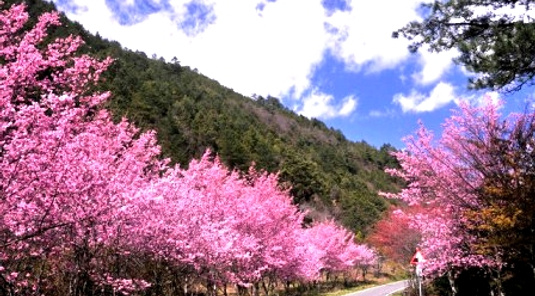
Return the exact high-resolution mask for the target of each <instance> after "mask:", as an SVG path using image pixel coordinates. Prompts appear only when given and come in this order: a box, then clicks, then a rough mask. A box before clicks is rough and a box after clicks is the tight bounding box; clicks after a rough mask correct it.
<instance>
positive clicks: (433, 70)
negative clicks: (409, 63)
mask: <svg viewBox="0 0 535 296" xmlns="http://www.w3.org/2000/svg"><path fill="white" fill-rule="evenodd" d="M418 52H419V56H418V63H419V65H420V66H421V70H420V71H419V72H416V73H414V74H413V75H412V79H413V80H414V81H415V82H416V84H419V85H429V84H432V83H434V82H437V81H438V80H440V79H441V78H442V77H443V75H444V74H446V73H447V72H448V70H449V69H451V67H452V66H453V65H454V63H453V59H454V58H455V57H457V56H458V55H459V53H458V51H457V50H456V49H451V50H448V51H442V52H438V53H437V52H430V51H429V50H428V48H427V47H426V48H421V49H420V50H419V51H418Z"/></svg>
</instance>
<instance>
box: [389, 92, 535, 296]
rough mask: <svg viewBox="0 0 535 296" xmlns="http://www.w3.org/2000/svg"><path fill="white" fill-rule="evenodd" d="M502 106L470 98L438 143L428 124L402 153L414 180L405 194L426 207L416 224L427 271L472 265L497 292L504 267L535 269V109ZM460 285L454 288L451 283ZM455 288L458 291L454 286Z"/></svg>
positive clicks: (403, 172)
mask: <svg viewBox="0 0 535 296" xmlns="http://www.w3.org/2000/svg"><path fill="white" fill-rule="evenodd" d="M500 106H501V103H498V104H495V103H492V102H491V101H490V100H488V101H487V102H486V104H484V105H483V106H471V105H468V104H466V103H463V104H462V105H461V106H460V109H459V110H457V111H454V113H453V115H452V116H451V117H450V118H449V119H447V120H446V122H445V124H444V125H443V133H442V135H441V137H440V139H439V140H438V141H435V140H434V139H433V134H432V132H430V131H428V130H427V129H425V128H424V127H423V126H422V127H421V128H420V130H419V131H418V132H417V135H416V136H415V137H412V136H411V137H408V138H406V141H405V142H406V144H407V149H406V150H404V151H400V152H397V153H395V156H396V157H397V158H398V160H399V161H400V164H401V169H398V170H390V172H391V173H392V174H393V175H396V176H399V177H401V178H403V179H405V180H406V181H407V184H408V185H407V188H405V189H404V190H402V191H401V192H400V193H398V194H386V196H388V197H394V198H399V199H402V200H404V201H406V202H407V203H409V204H410V205H419V206H421V209H422V211H421V212H419V213H416V214H412V215H411V216H412V218H413V219H412V220H411V223H412V226H413V227H415V228H417V229H419V230H420V232H421V233H422V239H423V242H422V250H423V252H424V253H425V254H426V258H427V259H428V260H427V262H426V268H425V270H424V272H426V273H427V274H428V275H440V274H443V273H445V272H446V273H448V274H449V275H450V279H451V280H452V281H453V279H454V276H455V274H454V273H455V272H456V271H459V270H463V269H467V268H470V267H476V268H481V269H486V270H489V272H490V274H491V275H492V276H493V277H494V283H493V285H494V286H495V289H496V290H497V293H503V291H502V290H501V276H500V273H501V270H502V268H503V267H504V264H507V263H511V264H512V263H514V262H528V264H530V266H532V267H533V266H534V261H533V260H534V259H533V258H535V257H534V256H533V250H534V249H533V246H534V242H535V241H534V239H533V238H534V235H533V231H531V232H530V230H529V229H531V230H532V229H534V220H533V214H534V213H535V207H534V206H533V204H534V203H533V196H534V195H533V194H532V193H533V192H534V186H533V185H534V184H535V183H534V182H533V177H532V176H533V168H534V167H533V159H534V156H535V155H534V153H533V147H534V144H535V143H533V142H534V139H535V120H534V119H535V113H533V111H531V110H528V111H526V112H524V113H523V114H510V115H509V116H508V117H506V118H502V116H501V114H500V112H499V110H500ZM452 287H453V286H452ZM454 292H455V290H454Z"/></svg>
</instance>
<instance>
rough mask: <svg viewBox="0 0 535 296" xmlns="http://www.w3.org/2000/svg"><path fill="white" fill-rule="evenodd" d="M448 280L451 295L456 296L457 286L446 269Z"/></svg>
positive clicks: (450, 272) (451, 273)
mask: <svg viewBox="0 0 535 296" xmlns="http://www.w3.org/2000/svg"><path fill="white" fill-rule="evenodd" d="M448 282H449V283H450V287H451V296H456V295H457V288H456V287H455V278H454V276H453V272H452V271H451V270H448Z"/></svg>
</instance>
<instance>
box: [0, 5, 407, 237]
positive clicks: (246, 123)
mask: <svg viewBox="0 0 535 296" xmlns="http://www.w3.org/2000/svg"><path fill="white" fill-rule="evenodd" d="M4 2H5V5H6V4H7V5H8V6H9V5H11V4H12V3H19V2H25V3H26V4H27V5H28V10H29V12H30V14H31V16H32V18H34V19H36V17H37V16H38V15H40V14H42V13H43V12H44V11H50V10H54V9H55V7H54V5H53V4H51V3H48V2H44V1H42V0H26V1H20V0H18V1H16V0H7V1H4ZM33 23H34V22H31V23H30V25H32V24H33ZM62 24H63V25H62V26H61V27H57V28H53V29H51V32H50V38H55V37H58V36H67V35H68V34H74V35H79V36H82V38H83V39H84V40H85V41H86V45H85V46H84V48H83V50H82V51H83V52H85V53H89V54H91V55H93V56H97V57H105V56H111V57H112V58H114V60H115V62H114V63H113V64H112V66H111V67H110V68H109V69H108V71H107V72H106V73H105V75H104V80H103V82H102V83H101V84H100V85H99V86H98V88H99V90H109V91H111V93H112V98H111V101H110V102H109V103H108V104H107V106H105V107H106V108H108V109H109V110H111V112H112V113H113V115H114V118H115V119H117V120H119V119H120V118H121V117H123V116H126V117H127V118H128V119H129V120H131V121H132V122H134V123H135V124H136V125H137V126H139V127H141V128H142V129H154V130H156V131H157V133H158V140H159V144H160V145H161V146H162V151H163V155H164V156H165V157H169V158H170V159H171V161H172V162H173V163H179V164H180V165H182V166H186V165H187V164H188V163H189V160H191V159H192V158H198V157H199V156H200V155H201V154H202V153H204V151H205V150H206V149H208V148H209V149H211V150H212V151H213V152H214V153H217V154H218V155H219V156H220V157H221V159H222V161H223V162H224V163H225V164H226V165H228V166H229V167H231V168H235V169H238V170H248V168H249V167H250V165H251V164H254V165H255V166H256V168H257V169H261V170H267V171H269V172H276V171H279V172H280V183H281V186H291V193H292V195H293V197H294V201H295V202H296V203H299V204H300V206H301V208H303V209H304V210H307V211H308V212H309V214H308V219H309V221H310V220H322V219H326V218H334V219H336V220H338V221H340V222H341V223H343V224H344V225H345V226H346V227H348V228H350V229H351V230H353V231H355V232H358V233H361V234H366V232H367V230H368V229H369V228H370V226H372V225H373V224H374V223H375V222H376V221H377V220H378V219H379V218H380V217H381V214H382V213H383V211H384V210H385V209H386V208H387V206H388V201H385V200H384V199H383V198H381V197H379V196H378V194H377V192H378V191H380V190H385V191H394V190H396V189H397V188H399V185H400V184H399V181H398V180H396V179H393V178H392V177H390V176H388V175H387V174H385V173H384V169H385V168H386V167H394V166H396V165H397V162H396V161H395V159H394V158H392V157H391V156H390V155H389V152H390V151H392V150H393V149H394V148H393V147H392V146H390V145H388V144H385V145H383V146H382V147H380V149H377V148H375V147H373V146H371V145H369V144H367V143H366V142H364V141H361V142H352V141H349V140H348V139H346V138H345V137H344V135H343V134H342V133H341V132H340V131H338V130H334V129H332V128H328V127H327V126H326V125H325V124H324V123H323V122H321V121H319V120H317V119H308V118H306V117H303V116H301V115H297V114H295V113H294V112H292V111H291V110H289V109H287V108H285V107H284V106H283V105H282V104H281V103H280V101H279V100H278V99H277V98H273V97H267V98H264V97H261V96H257V97H254V98H250V97H246V96H243V95H241V94H238V93H236V92H234V91H233V90H232V89H230V88H228V87H225V86H222V85H221V84H219V83H218V82H217V81H215V80H213V79H210V78H209V77H206V76H204V75H202V74H201V73H199V72H198V71H197V70H196V69H191V68H190V67H185V66H181V65H180V63H179V61H178V59H177V58H174V59H173V60H172V61H171V62H166V61H165V60H164V59H163V58H158V57H157V56H152V57H151V58H149V57H147V56H146V55H145V54H144V53H141V52H134V51H132V50H128V49H126V48H123V47H122V46H121V45H120V44H119V43H118V42H115V41H108V40H105V39H103V38H101V37H100V36H99V35H98V34H97V35H92V34H90V33H89V32H87V31H86V30H85V29H84V28H83V27H82V26H81V25H80V24H78V23H75V22H72V21H69V20H68V19H67V18H66V17H65V16H64V15H63V16H62Z"/></svg>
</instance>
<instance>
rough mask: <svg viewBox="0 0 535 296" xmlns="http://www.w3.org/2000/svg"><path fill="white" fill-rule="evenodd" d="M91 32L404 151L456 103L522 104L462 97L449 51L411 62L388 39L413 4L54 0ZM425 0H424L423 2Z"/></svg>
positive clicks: (520, 99)
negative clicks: (421, 130) (408, 142)
mask: <svg viewBox="0 0 535 296" xmlns="http://www.w3.org/2000/svg"><path fill="white" fill-rule="evenodd" d="M51 1H52V2H54V3H55V4H56V6H57V8H58V9H59V10H61V11H63V12H65V14H66V15H67V17H69V18H70V19H71V20H74V21H77V22H79V23H81V24H82V25H83V26H84V27H85V28H86V29H87V30H88V31H89V32H91V33H94V34H95V33H98V34H100V36H102V37H103V38H106V39H108V40H114V41H118V42H119V43H120V44H121V45H122V46H123V47H125V48H128V49H131V50H134V51H142V52H145V53H146V55H147V56H149V57H152V56H156V57H158V58H160V57H163V58H164V59H165V60H167V61H171V60H172V59H173V58H176V59H177V60H178V61H179V62H180V64H181V65H183V66H189V67H191V68H192V69H197V70H198V71H199V72H200V73H202V74H204V75H206V76H208V77H210V78H212V79H215V80H217V81H218V82H219V83H221V84H222V85H224V86H226V87H229V88H231V89H233V90H235V91H237V92H239V93H241V94H243V95H245V96H249V97H254V96H256V95H258V96H264V97H266V96H268V95H269V96H273V97H276V98H279V99H280V100H281V102H282V103H283V104H284V105H285V106H286V107H287V108H289V109H290V110H293V111H295V112H296V113H298V114H302V115H304V116H307V117H309V118H317V119H319V120H321V121H323V122H324V123H325V124H326V125H327V126H329V127H332V128H334V129H337V130H340V131H342V133H343V134H344V135H345V136H346V137H347V138H348V139H350V140H352V141H365V142H367V143H369V144H371V145H373V146H375V147H380V146H381V145H383V144H386V143H388V144H391V145H393V146H395V147H397V148H400V149H401V148H403V147H404V144H403V142H402V138H403V137H404V136H407V135H409V134H412V133H413V132H414V131H415V130H416V129H417V128H418V122H419V121H422V122H423V124H424V125H425V126H426V127H428V128H430V129H432V130H434V131H435V133H436V134H439V133H440V126H441V123H443V122H444V119H445V118H446V117H448V116H449V115H450V114H451V113H450V112H451V109H453V108H455V107H456V106H457V105H458V104H459V102H461V101H463V100H469V101H470V102H472V103H473V104H477V103H478V102H481V101H482V99H483V98H484V97H485V96H490V97H492V98H494V99H496V98H502V99H504V100H505V101H506V102H507V104H506V105H505V107H504V109H505V110H504V111H503V112H504V113H507V112H510V111H515V110H520V111H521V110H523V109H524V108H525V107H526V98H527V97H531V90H529V89H528V90H524V91H523V92H521V93H514V94H500V93H495V92H484V91H479V92H475V91H469V90H468V89H467V79H468V77H469V76H471V75H473V74H471V73H468V72H467V71H466V70H465V69H464V68H463V67H462V66H460V65H456V64H455V63H454V62H453V58H454V57H455V56H456V55H457V52H456V51H455V50H451V51H447V52H440V53H431V52H429V51H428V50H426V49H425V48H424V49H422V50H420V51H418V52H417V53H415V54H411V53H409V51H408V50H407V46H408V44H409V41H407V40H405V39H393V38H392V32H393V31H395V30H397V29H399V28H401V27H403V26H404V25H405V24H407V23H408V22H410V21H413V20H421V19H422V15H421V13H422V10H421V9H419V8H420V4H421V3H422V1H421V0H374V1H370V0H186V1H182V0H51ZM427 1H429V0H427Z"/></svg>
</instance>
